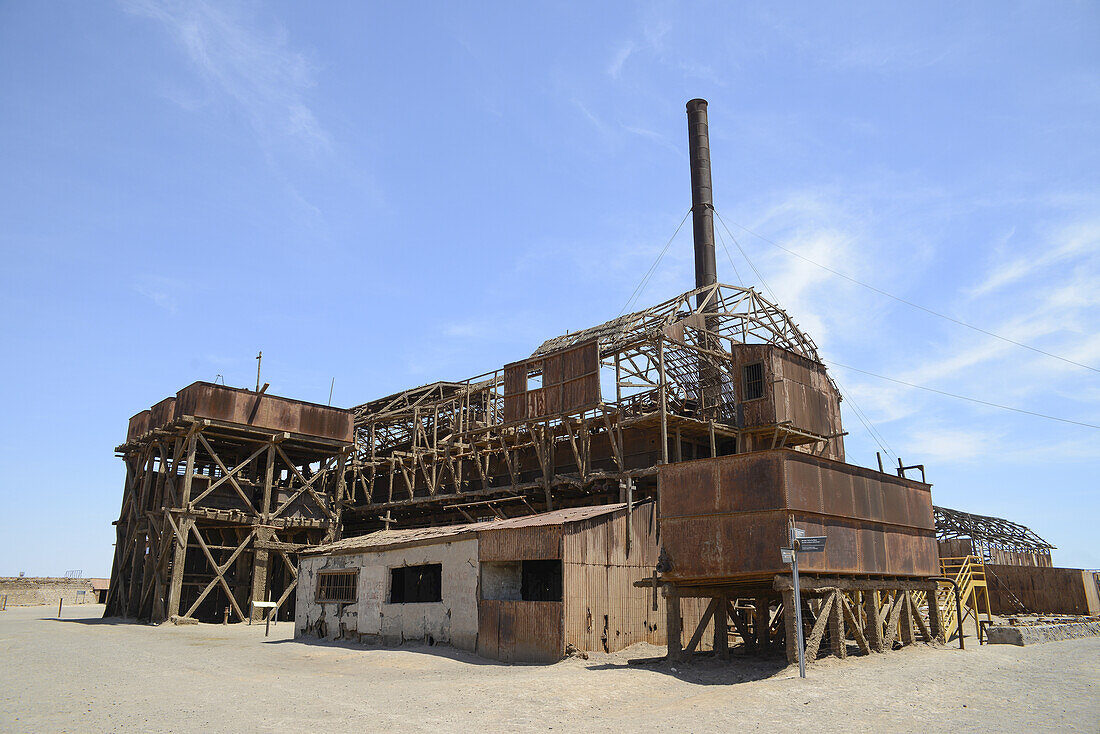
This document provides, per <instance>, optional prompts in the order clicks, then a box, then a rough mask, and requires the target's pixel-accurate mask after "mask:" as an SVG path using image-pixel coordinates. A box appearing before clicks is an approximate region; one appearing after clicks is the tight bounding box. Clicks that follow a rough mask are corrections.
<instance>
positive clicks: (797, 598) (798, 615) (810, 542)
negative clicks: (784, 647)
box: [779, 527, 825, 678]
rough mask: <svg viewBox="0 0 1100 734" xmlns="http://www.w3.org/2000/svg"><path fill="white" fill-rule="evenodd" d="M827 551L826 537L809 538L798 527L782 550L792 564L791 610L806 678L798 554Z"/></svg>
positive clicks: (792, 531)
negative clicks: (792, 597) (792, 607)
mask: <svg viewBox="0 0 1100 734" xmlns="http://www.w3.org/2000/svg"><path fill="white" fill-rule="evenodd" d="M824 550H825V536H823V535H819V536H814V537H810V538H807V537H806V531H805V530H801V529H799V528H796V527H792V528H791V547H790V548H780V549H779V552H780V554H781V555H782V556H783V562H784V563H789V564H791V576H792V577H793V580H794V609H792V610H790V612H791V614H793V615H794V620H795V630H796V632H795V634H796V635H797V639H796V640H795V646H796V647H797V648H798V674H799V676H801V677H803V678H805V677H806V649H805V642H804V641H803V636H802V589H801V588H800V587H799V585H798V554H799V552H802V553H821V552H823V551H824Z"/></svg>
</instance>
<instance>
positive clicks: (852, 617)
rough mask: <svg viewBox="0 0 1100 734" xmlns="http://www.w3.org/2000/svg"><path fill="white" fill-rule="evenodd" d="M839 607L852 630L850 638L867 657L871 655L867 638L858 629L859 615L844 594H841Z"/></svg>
mask: <svg viewBox="0 0 1100 734" xmlns="http://www.w3.org/2000/svg"><path fill="white" fill-rule="evenodd" d="M840 601H841V605H842V607H843V609H844V618H845V619H846V620H848V625H849V626H850V627H851V629H852V637H854V638H855V640H856V644H857V645H859V649H860V650H861V651H862V652H863V653H864V654H867V655H870V654H871V645H870V643H869V642H868V641H867V637H866V636H865V635H864V634H863V630H862V629H861V628H860V623H859V615H857V614H856V613H855V611H854V610H853V609H852V606H851V604H850V603H849V602H848V597H847V595H845V594H841V597H840Z"/></svg>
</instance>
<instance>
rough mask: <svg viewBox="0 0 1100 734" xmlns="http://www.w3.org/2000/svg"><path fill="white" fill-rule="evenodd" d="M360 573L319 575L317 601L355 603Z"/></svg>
mask: <svg viewBox="0 0 1100 734" xmlns="http://www.w3.org/2000/svg"><path fill="white" fill-rule="evenodd" d="M358 581H359V572H358V571H321V572H320V573H319V574H317V601H319V602H325V601H329V602H345V603H348V602H353V601H355V587H356V586H358Z"/></svg>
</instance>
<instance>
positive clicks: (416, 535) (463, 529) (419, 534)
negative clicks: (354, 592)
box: [301, 502, 642, 556]
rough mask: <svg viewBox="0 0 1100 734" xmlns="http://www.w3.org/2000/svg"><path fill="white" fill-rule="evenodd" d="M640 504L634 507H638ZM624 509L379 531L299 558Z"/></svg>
mask: <svg viewBox="0 0 1100 734" xmlns="http://www.w3.org/2000/svg"><path fill="white" fill-rule="evenodd" d="M639 504H642V503H638V502H636V503H634V506H635V507H637V506H638V505H639ZM625 509H626V503H625V502H619V503H616V504H613V505H595V506H592V507H568V508H565V509H562V510H553V511H551V512H542V513H539V514H536V515H524V516H523V517H510V518H508V519H505V520H485V521H483V522H470V523H462V524H459V525H441V526H438V527H429V528H407V529H401V530H378V531H376V532H373V533H369V534H367V535H360V536H357V537H354V538H345V539H343V540H338V541H336V542H334V543H327V544H325V545H318V546H313V547H311V548H309V549H308V550H303V551H301V555H311V556H316V555H348V554H350V553H371V552H377V551H383V550H387V549H391V548H404V547H409V546H415V545H428V544H432V543H449V542H452V541H455V540H464V539H466V538H469V537H473V536H475V535H477V534H479V533H482V532H492V531H496V530H509V529H513V528H529V527H544V526H547V525H567V524H569V523H574V522H580V521H582V520H588V519H590V518H593V517H600V516H603V515H610V514H613V513H615V512H618V511H620V510H625Z"/></svg>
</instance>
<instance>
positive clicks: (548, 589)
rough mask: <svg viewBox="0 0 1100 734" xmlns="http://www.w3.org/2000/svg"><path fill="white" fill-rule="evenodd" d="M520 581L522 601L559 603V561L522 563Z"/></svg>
mask: <svg viewBox="0 0 1100 734" xmlns="http://www.w3.org/2000/svg"><path fill="white" fill-rule="evenodd" d="M521 574H522V578H521V581H520V598H521V599H523V601H561V561H560V560H553V561H524V562H523V570H522V572H521Z"/></svg>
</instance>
